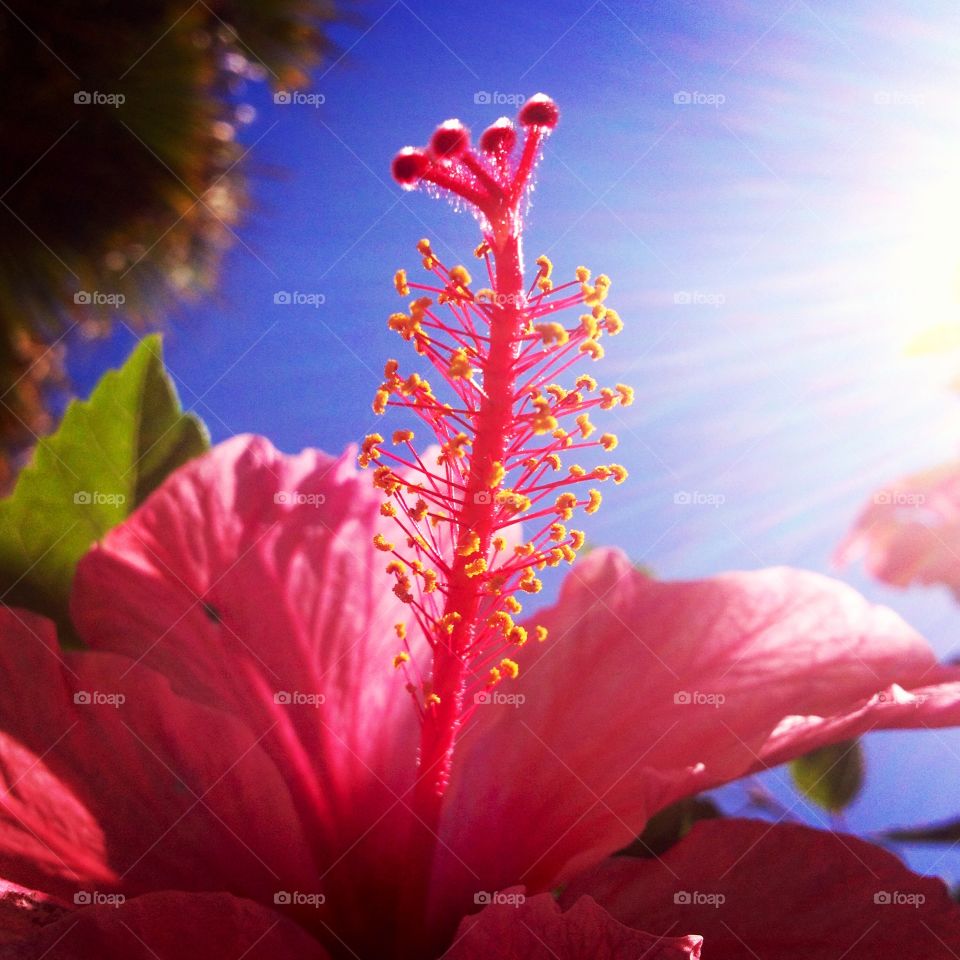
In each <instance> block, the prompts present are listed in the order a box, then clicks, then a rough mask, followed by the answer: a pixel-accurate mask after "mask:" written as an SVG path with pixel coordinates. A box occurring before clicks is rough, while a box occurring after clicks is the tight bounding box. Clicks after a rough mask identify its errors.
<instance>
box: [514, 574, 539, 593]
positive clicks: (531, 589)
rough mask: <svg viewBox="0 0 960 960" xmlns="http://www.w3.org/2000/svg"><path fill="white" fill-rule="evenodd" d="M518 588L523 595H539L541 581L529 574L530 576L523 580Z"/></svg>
mask: <svg viewBox="0 0 960 960" xmlns="http://www.w3.org/2000/svg"><path fill="white" fill-rule="evenodd" d="M528 572H530V571H528ZM519 586H520V589H521V590H522V591H523V592H524V593H539V592H540V591H541V590H542V589H543V581H541V580H538V579H537V578H536V577H535V576H533V573H532V572H530V576H529V577H525V578H523V579H522V580H521V581H520V584H519Z"/></svg>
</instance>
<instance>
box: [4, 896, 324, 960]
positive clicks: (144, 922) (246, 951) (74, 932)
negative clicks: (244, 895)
mask: <svg viewBox="0 0 960 960" xmlns="http://www.w3.org/2000/svg"><path fill="white" fill-rule="evenodd" d="M40 957H43V958H44V960H88V958H90V957H96V958H97V960H159V958H164V960H166V958H168V957H176V958H177V960H237V958H238V957H242V958H243V960H268V958H269V960H327V958H328V957H329V955H328V954H327V952H326V951H325V950H324V949H323V948H322V947H321V946H320V944H319V943H317V941H316V940H314V939H312V938H311V937H310V936H309V934H307V933H306V932H304V931H303V930H302V929H301V928H300V927H298V926H297V925H296V924H295V923H293V922H292V921H290V920H286V919H284V918H283V917H281V916H280V915H279V914H276V913H274V912H273V911H271V910H268V909H266V908H264V907H260V906H258V905H257V904H255V903H251V902H250V901H249V900H238V899H237V898H235V897H231V896H229V894H197V893H194V894H189V893H172V892H163V893H153V894H146V895H144V896H142V897H136V898H135V899H132V900H127V901H126V902H124V903H121V904H120V905H118V906H117V905H112V904H98V905H94V906H88V907H83V908H81V909H79V910H76V911H73V912H71V913H68V914H66V915H65V916H63V917H62V918H61V919H59V920H55V921H54V922H52V923H50V924H48V925H47V926H44V927H43V928H42V929H40V930H39V931H38V932H36V933H34V934H33V935H32V936H30V937H29V938H28V939H26V940H23V941H20V942H19V943H10V944H7V945H6V946H0V960H37V958H40Z"/></svg>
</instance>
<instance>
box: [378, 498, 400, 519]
mask: <svg viewBox="0 0 960 960" xmlns="http://www.w3.org/2000/svg"><path fill="white" fill-rule="evenodd" d="M396 515H397V508H396V507H395V506H394V505H393V504H392V503H391V502H390V501H389V500H386V501H384V502H383V503H381V504H380V516H381V517H395V516H396Z"/></svg>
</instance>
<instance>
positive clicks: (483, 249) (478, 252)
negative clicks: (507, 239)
mask: <svg viewBox="0 0 960 960" xmlns="http://www.w3.org/2000/svg"><path fill="white" fill-rule="evenodd" d="M489 252H490V244H489V243H487V241H486V240H484V241H483V243H480V244H478V245H477V248H476V249H475V250H474V251H473V255H474V256H475V257H476V258H477V259H478V260H482V259H483V258H484V257H485V256H486V255H487V254H488V253H489Z"/></svg>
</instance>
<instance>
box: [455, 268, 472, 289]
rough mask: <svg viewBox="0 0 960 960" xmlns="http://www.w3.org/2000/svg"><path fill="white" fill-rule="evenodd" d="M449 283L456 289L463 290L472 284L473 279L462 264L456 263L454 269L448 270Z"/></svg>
mask: <svg viewBox="0 0 960 960" xmlns="http://www.w3.org/2000/svg"><path fill="white" fill-rule="evenodd" d="M450 282H451V283H453V284H455V285H456V286H458V287H462V288H465V287H469V286H470V284H471V283H472V282H473V277H471V276H470V271H469V270H467V268H466V267H465V266H463V264H459V263H458V264H457V265H456V266H455V267H451V268H450Z"/></svg>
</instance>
